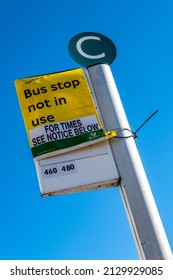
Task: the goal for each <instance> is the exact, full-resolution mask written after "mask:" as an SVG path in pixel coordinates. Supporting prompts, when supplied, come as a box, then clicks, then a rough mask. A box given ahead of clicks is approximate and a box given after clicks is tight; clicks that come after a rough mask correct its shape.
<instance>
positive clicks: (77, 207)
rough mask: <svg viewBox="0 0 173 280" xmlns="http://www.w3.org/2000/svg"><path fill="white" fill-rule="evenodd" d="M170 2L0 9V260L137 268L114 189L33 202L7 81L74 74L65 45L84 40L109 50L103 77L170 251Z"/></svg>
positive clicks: (32, 174) (31, 174) (36, 197)
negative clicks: (92, 37)
mask: <svg viewBox="0 0 173 280" xmlns="http://www.w3.org/2000/svg"><path fill="white" fill-rule="evenodd" d="M172 28H173V1H171V0H167V1H164V0H152V1H150V0H145V1H144V0H141V1H139V0H132V1H128V0H121V1H117V0H107V1H102V0H101V1H100V0H95V1H90V0H89V1H85V2H81V1H79V0H73V1H70V0H69V1H68V0H67V1H56V0H50V1H46V0H42V1H40V0H38V1H36V0H30V1H21V0H16V1H5V0H2V1H1V4H0V30H1V32H0V36H1V38H0V39H1V40H0V41H1V43H0V50H1V51H0V96H1V129H0V136H1V137H0V147H1V163H0V175H1V186H0V187H1V195H0V213H1V229H0V259H72V260H76V259H84V260H85V259H98V260H100V259H115V260H116V259H122V260H123V259H138V254H137V252H136V248H135V244H134V241H133V238H132V234H131V231H130V228H129V224H128V221H127V218H126V215H125V211H124V207H123V205H122V201H121V198H120V194H119V190H118V189H107V190H102V191H92V192H86V193H78V194H72V195H62V196H56V197H51V198H44V199H43V198H40V191H39V185H38V181H37V175H36V171H35V166H34V163H33V159H32V155H31V152H30V149H29V144H28V139H27V135H26V131H25V127H24V123H23V118H22V115H21V111H20V108H19V103H18V99H17V94H16V91H15V87H14V80H16V79H18V78H22V77H29V76H34V75H39V74H43V73H50V72H56V71H63V70H67V69H73V68H76V67H79V65H78V64H77V63H76V62H74V61H73V60H72V58H71V57H70V55H69V53H68V42H69V40H70V39H71V38H72V37H73V36H74V35H76V34H78V33H80V32H85V31H91V32H98V33H102V34H104V35H106V36H107V37H109V38H110V39H111V40H112V41H113V42H114V43H115V45H116V47H117V50H118V55H117V59H116V61H115V62H114V63H113V64H112V66H111V69H112V72H113V75H114V78H115V81H116V84H117V87H118V90H119V93H120V96H121V99H122V102H123V105H124V108H125V111H126V114H127V117H128V120H129V123H130V126H131V128H132V130H135V129H137V127H138V126H139V125H140V124H141V123H142V122H143V121H144V120H145V119H146V118H147V117H148V116H149V115H150V114H152V113H153V112H154V111H155V110H156V109H158V110H159V113H158V114H157V115H156V116H155V117H154V118H153V119H152V120H151V121H150V122H149V123H147V125H146V126H145V127H143V129H142V130H141V131H139V133H138V136H139V139H138V140H136V144H137V147H138V150H139V153H140V156H141V159H142V161H143V164H144V167H145V170H146V173H147V176H148V179H149V182H150V185H151V189H152V191H153V194H154V198H155V200H156V203H157V206H158V209H159V212H160V215H161V218H162V222H163V224H164V227H165V231H166V233H167V236H168V240H169V242H170V245H171V247H172V248H173V203H172V200H173V183H172V182H173V165H172V159H173V144H172V138H173V131H172V122H173V110H172V106H173V105H172V104H173V34H172Z"/></svg>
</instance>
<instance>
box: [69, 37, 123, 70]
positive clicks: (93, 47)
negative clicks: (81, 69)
mask: <svg viewBox="0 0 173 280" xmlns="http://www.w3.org/2000/svg"><path fill="white" fill-rule="evenodd" d="M68 49H69V53H70V55H71V57H72V58H73V59H74V60H75V61H76V62H77V63H79V64H80V65H82V66H85V67H87V66H91V65H94V64H98V63H107V64H109V65H110V64H111V63H112V62H113V61H114V60H115V58H116V54H117V51H116V47H115V45H114V43H113V42H112V41H111V40H110V39H109V38H107V37H106V36H104V35H102V34H99V33H95V32H83V33H80V34H77V35H75V36H74V37H73V38H72V39H71V40H70V42H69V46H68Z"/></svg>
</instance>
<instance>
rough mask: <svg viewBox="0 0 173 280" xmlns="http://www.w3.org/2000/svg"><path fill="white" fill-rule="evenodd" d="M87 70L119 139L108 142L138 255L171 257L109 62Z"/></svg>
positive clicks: (109, 127) (106, 121) (109, 125)
mask: <svg viewBox="0 0 173 280" xmlns="http://www.w3.org/2000/svg"><path fill="white" fill-rule="evenodd" d="M85 71H86V76H87V78H88V82H89V83H91V85H92V87H93V91H94V93H93V94H94V95H95V98H96V101H97V104H98V107H99V110H100V113H101V117H102V120H103V125H104V128H105V129H106V130H107V131H111V130H116V131H117V132H118V137H119V138H118V137H117V138H116V137H115V138H112V139H110V140H109V141H110V146H111V149H112V153H113V156H114V160H115V162H116V165H117V168H118V170H119V173H120V177H121V183H120V185H119V189H120V193H121V198H122V201H123V204H124V208H125V210H126V214H127V217H128V221H129V224H130V227H131V231H132V234H133V237H134V240H135V244H136V247H137V250H138V254H139V257H140V258H141V259H143V260H166V259H167V260H168V259H172V251H171V248H170V245H169V243H168V240H167V236H166V234H165V231H164V228H163V225H162V221H161V219H160V215H159V213H158V210H157V207H156V204H155V201H154V198H153V195H152V192H151V189H150V185H149V182H148V180H147V177H146V174H145V171H144V168H143V165H142V162H141V159H140V156H139V153H138V150H137V148H136V144H135V141H134V137H133V135H132V133H131V132H130V126H129V124H128V120H127V117H126V114H125V111H124V108H123V106H122V103H121V99H120V97H119V94H118V90H117V88H116V85H115V82H114V78H113V76H112V72H111V69H110V67H109V65H107V64H97V65H94V66H90V67H88V68H87V69H86V70H85ZM131 136H132V137H131Z"/></svg>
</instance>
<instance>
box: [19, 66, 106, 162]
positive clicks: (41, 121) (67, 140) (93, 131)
mask: <svg viewBox="0 0 173 280" xmlns="http://www.w3.org/2000/svg"><path fill="white" fill-rule="evenodd" d="M15 85H16V90H17V93H18V99H19V103H20V107H21V111H22V115H23V118H24V122H25V126H26V130H27V134H28V139H29V143H30V147H31V150H32V154H33V157H34V158H37V159H40V158H44V157H49V156H53V155H56V154H58V153H63V152H66V151H68V150H72V149H76V148H79V147H82V146H86V145H89V144H93V143H95V142H98V141H101V140H103V139H104V137H105V133H104V131H103V129H102V126H101V123H100V120H99V118H98V115H97V111H96V109H95V105H94V102H93V99H92V95H91V92H90V88H89V86H88V83H87V80H86V78H85V75H84V72H83V70H82V69H80V68H79V69H73V70H69V71H65V72H58V73H52V74H47V75H42V76H35V77H30V78H24V79H19V80H16V81H15Z"/></svg>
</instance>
